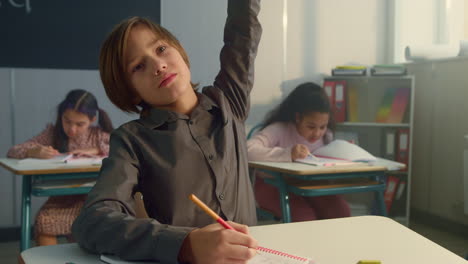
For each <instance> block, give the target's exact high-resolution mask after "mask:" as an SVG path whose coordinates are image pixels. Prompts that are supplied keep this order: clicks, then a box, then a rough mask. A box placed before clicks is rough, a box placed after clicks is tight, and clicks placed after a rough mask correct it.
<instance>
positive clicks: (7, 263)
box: [0, 221, 468, 264]
mask: <svg viewBox="0 0 468 264" xmlns="http://www.w3.org/2000/svg"><path fill="white" fill-rule="evenodd" d="M272 223H274V222H272V221H269V222H262V224H272ZM410 227H411V229H412V230H414V231H415V232H417V233H419V234H421V235H423V236H425V237H426V238H428V239H430V240H432V241H434V242H436V243H437V244H439V245H441V246H443V247H444V248H446V249H448V250H450V251H452V252H454V253H455V254H457V255H459V256H462V257H465V256H466V254H468V237H462V236H461V235H457V234H453V233H449V232H445V231H442V230H437V229H434V228H431V227H430V226H427V225H424V224H421V223H418V222H416V221H412V222H411V226H410ZM61 241H62V242H64V241H66V240H61ZM18 252H19V241H15V242H8V243H0V263H2V264H15V263H17V258H18Z"/></svg>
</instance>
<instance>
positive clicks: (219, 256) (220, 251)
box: [179, 222, 257, 264]
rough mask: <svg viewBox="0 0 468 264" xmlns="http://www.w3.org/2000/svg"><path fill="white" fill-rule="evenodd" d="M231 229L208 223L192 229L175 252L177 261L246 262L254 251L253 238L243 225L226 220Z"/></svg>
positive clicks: (196, 263) (254, 242)
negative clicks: (177, 253)
mask: <svg viewBox="0 0 468 264" xmlns="http://www.w3.org/2000/svg"><path fill="white" fill-rule="evenodd" d="M228 223H229V225H231V226H232V227H233V228H234V229H236V230H237V231H234V230H231V229H225V228H224V227H222V226H221V225H220V224H218V223H216V224H211V225H208V226H205V227H203V228H200V229H195V230H193V231H192V232H190V233H189V235H188V236H187V237H186V238H185V240H184V243H183V245H182V247H181V250H180V252H179V261H180V262H183V263H185V262H189V263H195V264H198V263H247V261H248V260H249V259H251V258H253V257H254V256H255V254H256V248H257V241H256V240H255V239H254V238H253V237H251V236H250V235H249V232H248V228H247V226H245V225H241V224H237V223H234V222H228Z"/></svg>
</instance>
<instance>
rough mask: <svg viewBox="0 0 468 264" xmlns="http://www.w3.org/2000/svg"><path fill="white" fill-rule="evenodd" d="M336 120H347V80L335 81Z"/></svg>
mask: <svg viewBox="0 0 468 264" xmlns="http://www.w3.org/2000/svg"><path fill="white" fill-rule="evenodd" d="M334 96H335V121H336V122H344V121H346V100H345V98H346V82H345V81H337V82H335V94H334Z"/></svg>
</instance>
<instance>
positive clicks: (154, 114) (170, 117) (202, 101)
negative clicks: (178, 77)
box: [140, 92, 219, 129]
mask: <svg viewBox="0 0 468 264" xmlns="http://www.w3.org/2000/svg"><path fill="white" fill-rule="evenodd" d="M197 96H198V105H197V106H196V107H195V109H194V110H193V111H192V113H193V112H195V111H208V112H210V113H212V110H219V106H218V105H217V104H216V103H215V102H214V101H213V100H212V99H211V98H209V97H208V96H206V95H205V94H202V93H198V92H197ZM215 112H217V111H215ZM178 119H185V120H187V119H190V117H189V116H187V115H184V114H179V113H176V112H173V111H169V110H164V109H159V108H154V107H153V108H151V109H150V110H149V114H148V116H146V117H140V121H142V123H143V124H144V125H145V126H148V127H149V128H151V129H155V128H158V127H159V126H161V125H163V124H164V123H172V122H175V121H177V120H178Z"/></svg>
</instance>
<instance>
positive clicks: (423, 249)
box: [21, 216, 467, 264]
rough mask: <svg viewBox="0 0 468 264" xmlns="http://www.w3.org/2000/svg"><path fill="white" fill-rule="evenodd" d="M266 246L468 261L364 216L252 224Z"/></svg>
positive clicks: (407, 260)
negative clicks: (264, 224) (274, 223)
mask: <svg viewBox="0 0 468 264" xmlns="http://www.w3.org/2000/svg"><path fill="white" fill-rule="evenodd" d="M250 230H251V234H252V235H253V236H254V237H255V238H256V239H257V240H258V241H259V244H260V245H261V246H264V247H269V248H272V249H277V250H281V251H285V252H288V253H291V254H296V255H300V256H305V257H311V258H313V259H315V260H316V261H317V262H318V264H356V263H357V262H358V261H359V260H363V259H367V260H368V259H370V260H380V261H381V262H382V264H467V261H466V260H464V259H463V258H461V257H459V256H458V255H455V254H454V253H452V252H450V251H449V250H447V249H445V248H443V247H441V246H439V245H437V244H436V243H434V242H432V241H430V240H428V239H426V238H425V237H423V236H421V235H419V234H417V233H415V232H413V231H412V230H410V229H408V228H406V227H405V226H403V225H401V224H399V223H397V222H395V221H393V220H392V219H390V218H386V217H381V216H358V217H348V218H341V219H330V220H319V221H310V222H300V223H289V224H277V225H268V226H256V227H251V228H250ZM21 256H22V258H23V260H24V261H25V263H26V264H55V263H57V264H64V263H67V262H73V263H75V264H92V263H96V264H97V263H101V264H102V262H100V261H99V257H98V256H97V255H92V254H87V253H85V252H84V251H82V250H81V249H80V248H79V247H78V245H77V244H61V245H57V246H48V247H35V248H30V249H28V250H25V251H23V252H22V253H21Z"/></svg>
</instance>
